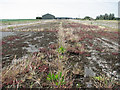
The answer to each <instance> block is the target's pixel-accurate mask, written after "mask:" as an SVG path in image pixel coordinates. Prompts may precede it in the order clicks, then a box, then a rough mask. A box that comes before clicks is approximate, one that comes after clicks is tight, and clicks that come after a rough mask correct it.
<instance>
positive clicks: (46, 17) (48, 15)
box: [42, 13, 55, 19]
mask: <svg viewBox="0 0 120 90" xmlns="http://www.w3.org/2000/svg"><path fill="white" fill-rule="evenodd" d="M42 19H55V16H54V15H52V14H49V13H47V14H45V15H43V16H42Z"/></svg>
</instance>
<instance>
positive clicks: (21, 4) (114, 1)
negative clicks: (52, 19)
mask: <svg viewBox="0 0 120 90" xmlns="http://www.w3.org/2000/svg"><path fill="white" fill-rule="evenodd" d="M118 2H119V0H0V19H35V18H36V17H37V16H40V17H41V16H42V15H44V14H46V13H50V14H53V15H55V16H56V17H73V18H84V17H85V16H90V17H93V18H96V16H98V15H100V14H102V15H104V14H105V13H108V14H110V13H114V14H115V16H116V17H118Z"/></svg>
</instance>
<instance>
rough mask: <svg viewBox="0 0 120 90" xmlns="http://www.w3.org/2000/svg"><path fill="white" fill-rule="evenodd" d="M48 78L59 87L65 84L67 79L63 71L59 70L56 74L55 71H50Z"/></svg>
mask: <svg viewBox="0 0 120 90" xmlns="http://www.w3.org/2000/svg"><path fill="white" fill-rule="evenodd" d="M47 80H48V81H50V82H51V83H52V84H55V85H56V86H58V87H60V86H62V85H64V84H65V79H64V76H63V75H62V72H59V73H58V74H56V75H54V74H53V73H49V74H48V77H47Z"/></svg>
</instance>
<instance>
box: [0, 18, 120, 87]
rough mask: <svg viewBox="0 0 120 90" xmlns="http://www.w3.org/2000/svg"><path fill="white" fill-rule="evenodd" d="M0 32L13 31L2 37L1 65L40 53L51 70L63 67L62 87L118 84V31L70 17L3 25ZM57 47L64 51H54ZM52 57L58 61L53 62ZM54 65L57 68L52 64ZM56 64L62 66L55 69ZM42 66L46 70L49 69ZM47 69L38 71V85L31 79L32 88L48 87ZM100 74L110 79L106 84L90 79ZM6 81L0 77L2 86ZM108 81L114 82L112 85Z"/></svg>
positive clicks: (119, 74) (115, 85)
mask: <svg viewBox="0 0 120 90" xmlns="http://www.w3.org/2000/svg"><path fill="white" fill-rule="evenodd" d="M2 31H14V32H12V33H13V34H12V35H10V36H9V35H7V36H4V37H2V42H1V43H0V45H2V53H1V55H2V67H4V68H5V67H7V66H8V65H10V64H11V63H14V61H15V60H14V59H17V60H18V61H19V60H21V59H22V58H28V55H37V54H38V53H40V55H43V57H44V58H42V60H43V62H46V63H51V67H52V69H51V71H52V72H53V73H57V72H58V71H61V70H62V71H63V72H64V70H67V71H66V73H65V75H66V77H65V81H66V83H68V84H69V85H67V84H64V85H63V86H62V85H61V87H62V88H67V87H68V88H71V87H72V88H83V87H84V88H85V87H88V88H91V87H106V88H109V87H110V88H113V87H114V88H115V87H119V85H120V84H119V82H120V57H119V56H120V52H119V48H120V44H119V43H118V42H119V35H120V32H118V31H111V30H108V28H100V27H98V26H96V25H87V24H83V23H82V22H76V21H74V20H54V21H51V22H50V21H49V22H45V23H44V24H41V23H37V24H32V25H23V26H19V27H14V28H4V29H2ZM21 31H24V32H21ZM28 31H29V32H28ZM4 33H7V32H3V34H4ZM8 33H10V32H8ZM61 48H62V49H61ZM59 49H60V50H63V51H64V52H63V51H62V52H60V53H58V50H59ZM56 59H57V60H60V61H58V62H57V63H55V62H56ZM42 60H41V61H42ZM59 63H60V64H59ZM61 63H62V64H61ZM44 64H45V63H44ZM52 64H53V66H52ZM57 64H58V67H57V66H54V65H57ZM45 65H47V64H45ZM40 66H42V65H40ZM45 67H46V66H45ZM60 67H63V68H62V69H59V68H60ZM42 68H44V66H43V67H42ZM46 68H48V69H47V71H48V72H49V71H50V68H49V67H46ZM35 70H38V68H37V69H35ZM62 71H61V72H62ZM48 72H44V71H42V73H45V76H44V77H43V79H41V81H40V83H41V84H40V85H39V84H35V82H33V83H34V85H33V87H40V88H45V87H50V86H51V84H48V82H47V81H46V77H47V74H48ZM28 73H29V72H28ZM39 74H40V73H39ZM37 75H38V74H37ZM20 76H21V75H19V77H20ZM100 76H104V77H108V78H110V80H111V81H110V80H109V79H107V84H105V83H104V81H103V80H101V81H100V79H99V80H96V79H93V77H94V78H95V77H97V78H98V77H100ZM16 78H17V77H16ZM102 78H103V77H102ZM8 80H9V79H8ZM8 80H6V79H3V82H4V85H3V86H4V87H7V86H8V85H10V84H9V83H8V85H6V82H8ZM17 80H18V79H17ZM112 81H113V82H115V83H114V85H113V82H112ZM26 82H27V83H28V84H27V83H26ZM31 82H32V79H30V81H28V79H26V80H25V81H24V82H22V83H21V87H22V86H23V87H29V83H31ZM104 84H105V85H106V86H105V85H104ZM12 85H13V83H12ZM52 85H53V83H52ZM102 85H103V86H102ZM53 87H54V86H53ZM56 87H57V86H56Z"/></svg>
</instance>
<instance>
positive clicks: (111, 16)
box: [96, 13, 116, 20]
mask: <svg viewBox="0 0 120 90" xmlns="http://www.w3.org/2000/svg"><path fill="white" fill-rule="evenodd" d="M96 20H116V18H115V16H114V14H113V13H110V14H107V13H105V15H100V16H97V17H96Z"/></svg>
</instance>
